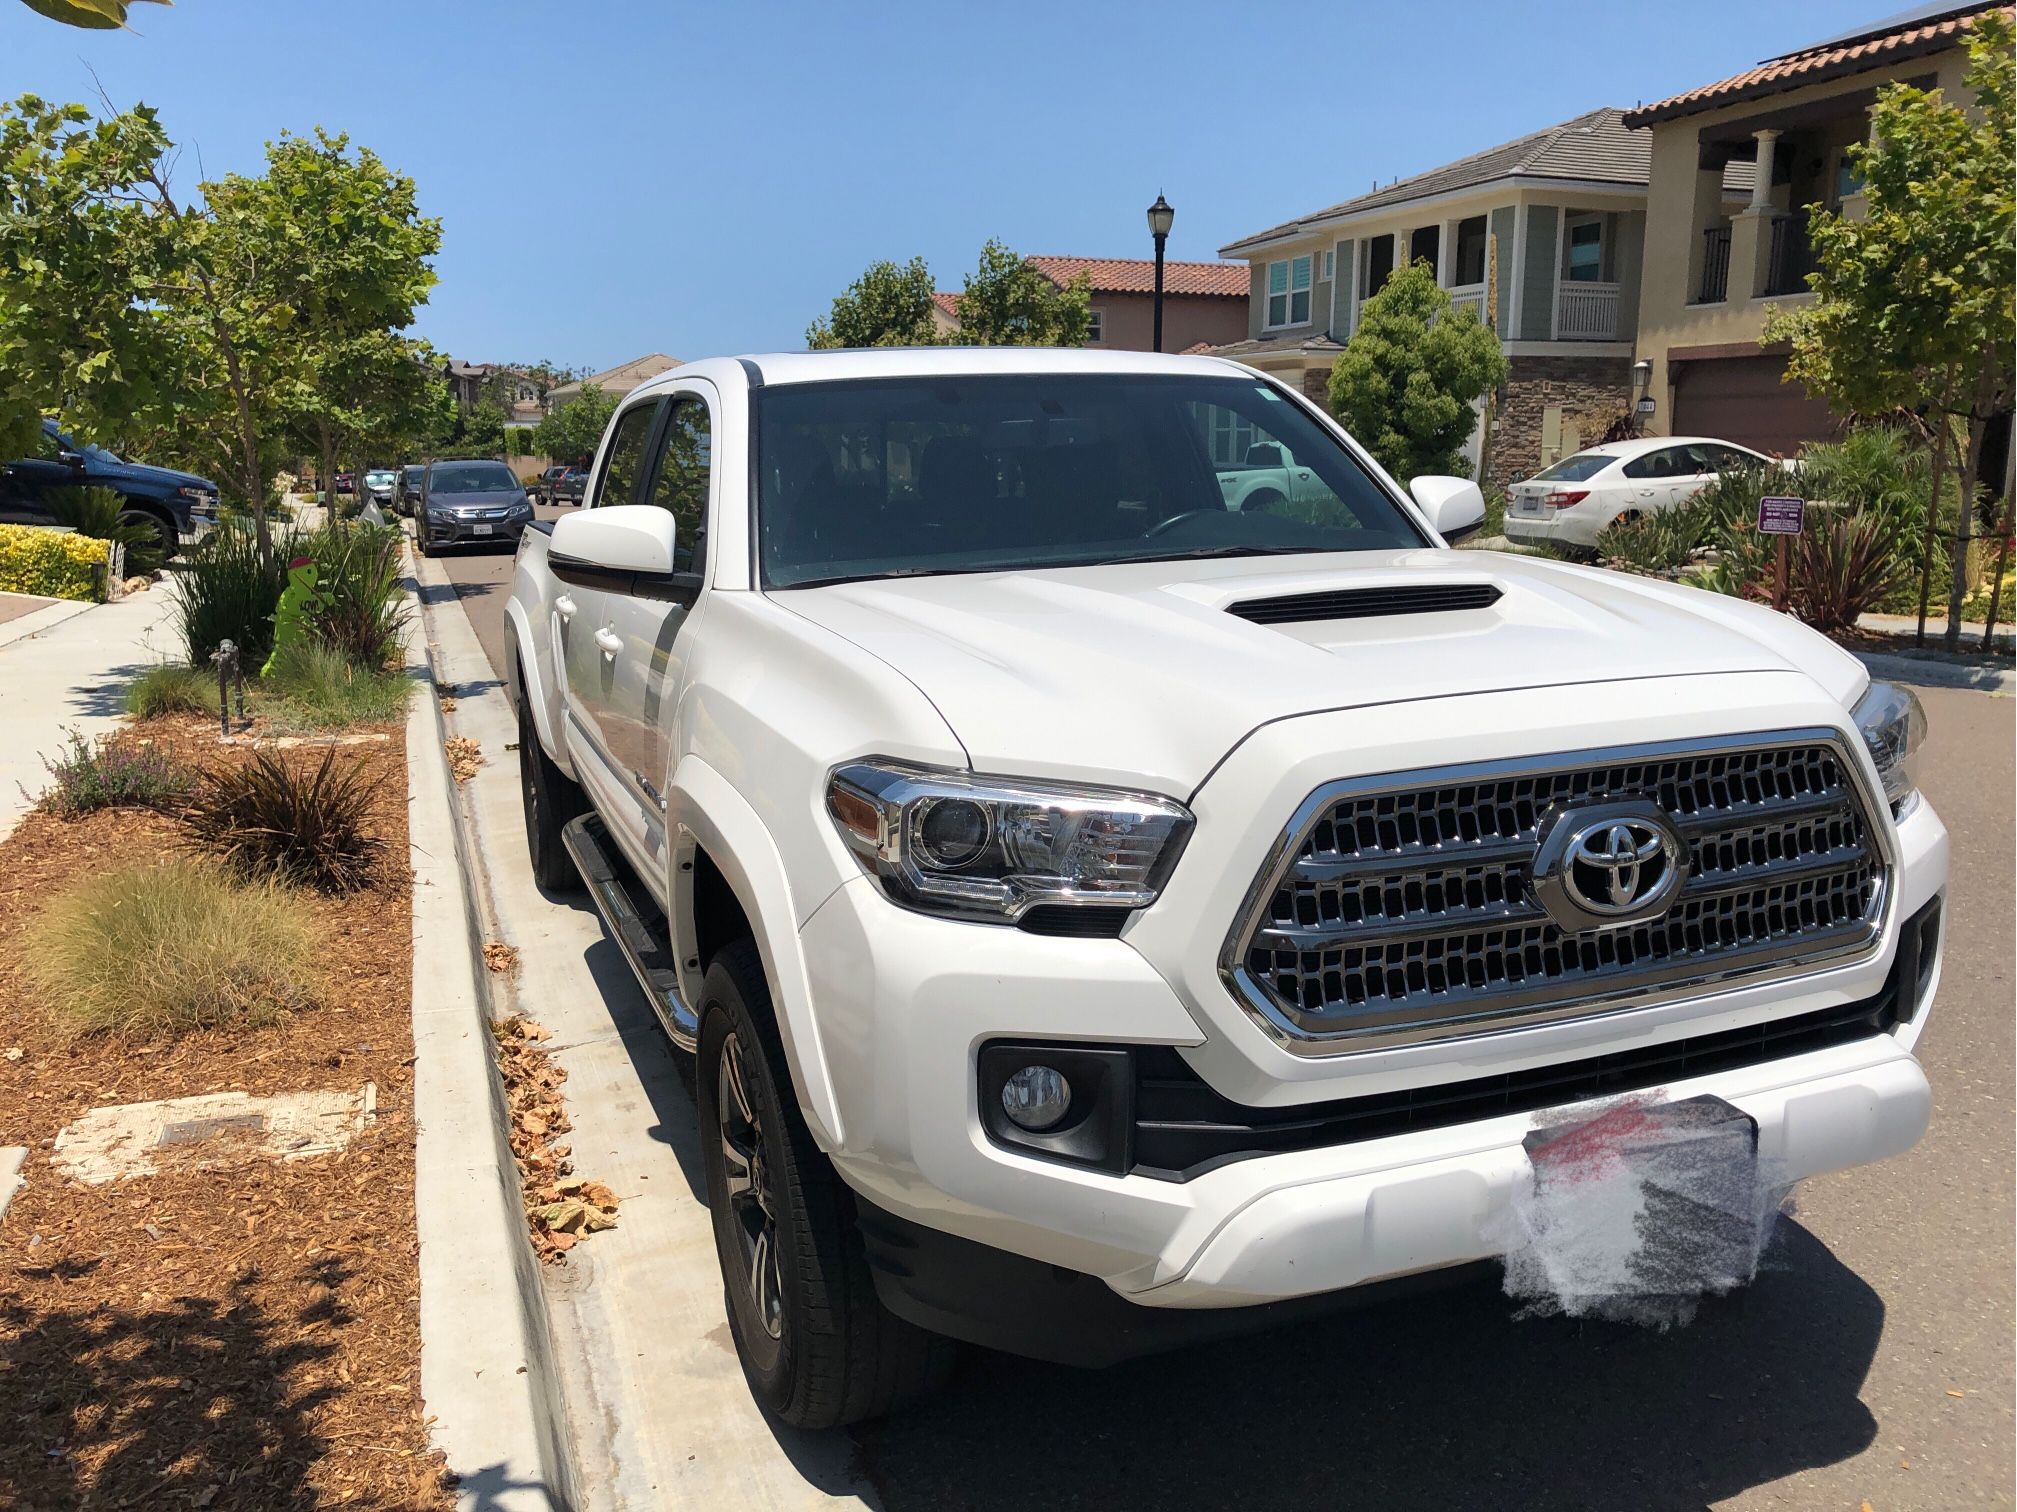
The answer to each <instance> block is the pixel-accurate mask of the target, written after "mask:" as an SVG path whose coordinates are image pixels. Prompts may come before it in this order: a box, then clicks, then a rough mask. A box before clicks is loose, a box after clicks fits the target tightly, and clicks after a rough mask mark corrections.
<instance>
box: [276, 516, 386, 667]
mask: <svg viewBox="0 0 2017 1512" xmlns="http://www.w3.org/2000/svg"><path fill="white" fill-rule="evenodd" d="M403 539H404V537H403V535H402V533H401V531H400V529H399V527H398V526H396V525H357V526H351V527H348V528H342V527H339V528H337V529H334V530H327V529H325V530H318V531H316V532H315V533H314V534H313V535H310V536H306V537H303V538H302V540H301V541H300V543H299V550H300V551H301V552H302V554H304V555H306V556H308V557H309V558H310V559H312V560H313V561H314V562H315V565H316V567H317V568H318V569H319V571H318V574H317V578H316V606H315V609H314V610H313V612H312V613H311V615H310V623H311V625H312V627H313V630H314V634H315V638H316V639H317V640H319V641H321V642H322V643H323V644H324V645H326V646H330V647H332V648H334V649H335V650H337V651H340V652H342V653H343V655H344V656H345V657H347V658H348V659H349V660H350V661H351V662H352V663H354V664H355V665H357V666H359V667H362V668H365V669H368V670H370V671H377V670H378V669H380V668H382V667H383V666H385V664H386V663H387V662H389V661H391V660H392V659H393V657H394V656H395V655H396V654H397V653H398V650H399V640H400V632H401V630H402V629H403V627H404V625H405V623H406V612H407V607H406V597H405V594H404V593H403V592H402V591H401V589H400V583H399V567H400V546H401V543H402V541H403Z"/></svg>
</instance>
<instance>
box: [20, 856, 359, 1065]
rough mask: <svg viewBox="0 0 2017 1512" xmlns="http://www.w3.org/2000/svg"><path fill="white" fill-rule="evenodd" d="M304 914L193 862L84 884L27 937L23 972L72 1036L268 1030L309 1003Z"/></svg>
mask: <svg viewBox="0 0 2017 1512" xmlns="http://www.w3.org/2000/svg"><path fill="white" fill-rule="evenodd" d="M319 950H320V946H319V944H318V942H317V940H316V937H315V931H314V929H313V927H312V923H311V920H310V918H309V915H308V911H307V908H306V905H305V904H304V903H303V902H302V900H301V899H299V898H297V897H295V896H293V895H291V894H290V893H288V892H287V891H286V890H285V889H283V888H280V887H278V886H277V885H274V884H271V883H268V884H264V885H259V886H248V885H247V884H245V883H242V882H238V881H235V880H233V879H232V878H231V877H230V876H228V875H227V874H226V873H225V872H224V871H223V870H222V869H221V868H219V867H217V866H214V865H210V864H207V863H203V862H198V861H193V860H173V861H166V862H162V863H159V864H150V865H142V866H131V867H126V868H123V869H120V870H117V871H110V872H101V873H99V874H97V875H95V876H92V877H90V878H88V879H87V880H86V881H84V882H83V883H82V884H81V885H80V886H78V887H77V888H76V889H75V890H74V891H72V892H69V893H66V894H64V895H63V896H61V897H59V898H57V899H56V900H55V901H54V902H53V903H51V904H50V905H49V906H48V907H47V908H46V909H44V911H43V912H42V914H41V915H40V917H38V918H37V919H36V920H35V921H34V922H33V923H31V924H30V925H29V927H28V930H27V932H26V937H25V939H24V941H23V950H22V955H21V961H22V969H23V970H24V972H25V973H26V975H27V978H28V980H29V982H30V983H31V985H32V986H33V987H34V988H35V989H36V991H37V993H38V994H39V996H40V997H41V998H42V999H43V1000H44V1001H45V1002H46V1003H47V1004H48V1005H49V1008H50V1011H51V1013H52V1014H53V1015H54V1016H55V1017H56V1019H57V1020H58V1021H59V1022H60V1023H62V1024H64V1025H65V1026H67V1027H68V1028H69V1029H71V1030H72V1031H74V1032H76V1033H80V1034H88V1033H104V1032H114V1033H127V1034H143V1035H144V1034H160V1033H181V1032H183V1031H185V1030H190V1029H204V1028H216V1027H226V1026H235V1025H257V1024H264V1023H271V1022H273V1021H274V1020H276V1019H278V1018H281V1017H282V1016H284V1015H286V1014H289V1013H293V1012H296V1011H299V1010H302V1009H308V1008H313V1007H315V1006H317V1003H318V1000H319V998H320V994H321V977H320V972H319V970H318V953H319Z"/></svg>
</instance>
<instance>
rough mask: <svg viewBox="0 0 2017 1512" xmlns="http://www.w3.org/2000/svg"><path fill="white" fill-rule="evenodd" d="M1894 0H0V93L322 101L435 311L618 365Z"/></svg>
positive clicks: (274, 123)
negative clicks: (1150, 207)
mask: <svg viewBox="0 0 2017 1512" xmlns="http://www.w3.org/2000/svg"><path fill="white" fill-rule="evenodd" d="M1901 3H1902V0H1771V3H1769V4H1760V3H1758V0H1691V3H1689V4H1686V5H1640V4H1628V5H1624V6H1618V7H1613V8H1611V9H1610V10H1608V11H1606V10H1603V9H1593V8H1592V7H1591V6H1590V5H1589V4H1587V3H1582V4H1569V3H1560V4H1557V3H1553V0H1545V3H1543V0H1494V3H1490V4H1485V3H1471V0H1455V3H1452V0H1443V3H1442V4H1423V3H1409V4H1400V5H1396V4H1391V3H1380V4H1364V3H1349V4H1340V3H1338V0H1331V3H1328V4H1283V3H1273V0H1222V3H1220V4H1218V5H1213V6H1206V5H1202V4H1193V3H1190V0H1163V3H1160V4H1157V5H1154V6H1127V5H1120V4H1107V3H1101V0H1078V3H1074V4H1070V5H1061V6H1051V7H1044V6H1001V5H984V4H960V5H952V4H943V5H937V6H928V5H915V4H908V3H881V4H873V5H871V4H862V3H855V4H850V5H837V4H786V3H781V0H780V3H769V0H726V3H723V0H716V3H712V4H706V5H694V4H672V3H642V0H573V3H548V4H539V3H532V0H486V3H482V4H478V3H475V0H342V3H336V0H179V3H178V4H177V5H176V6H175V7H174V8H173V9H166V8H162V7H158V6H153V5H135V6H134V12H135V21H136V24H137V27H138V30H137V32H135V33H126V34H118V33H90V32H78V31H73V30H71V29H69V28H67V27H62V26H59V25H57V24H55V23H53V22H50V21H47V20H44V19H43V18H42V17H40V16H38V15H36V14H34V13H33V12H31V11H29V10H28V9H27V8H26V7H25V6H23V5H21V4H20V3H19V0H0V97H4V98H9V99H11V98H13V97H14V96H16V95H19V94H21V93H24V92H27V91H33V92H35V93H37V94H41V95H43V96H45V97H47V98H52V99H81V100H87V101H88V100H93V99H95V97H96V86H95V85H94V84H93V81H92V76H91V75H92V70H95V71H96V73H97V75H98V78H99V79H100V80H102V82H103V84H104V87H105V89H106V91H107V93H108V94H109V95H110V96H111V97H112V99H113V100H115V101H116V102H119V103H120V104H126V103H130V102H133V101H145V102H146V103H148V104H151V105H154V106H155V107H157V108H158V109H159V110H160V111H161V114H162V117H163V119H164V122H165V124H166V126H167V128H168V131H169V133H170V135H171V136H173V137H174V138H175V139H176V141H177V142H178V143H179V144H181V146H182V149H183V155H182V159H181V162H180V165H179V167H178V170H177V178H178V183H180V184H182V185H184V186H188V187H193V185H194V183H195V181H196V180H197V178H198V177H199V176H200V173H199V166H198V161H199V157H200V163H201V170H200V171H201V172H205V173H209V174H213V175H214V174H216V173H219V172H222V171H225V170H248V171H256V169H257V167H258V165H259V160H260V152H261V148H262V145H263V143H265V142H266V141H267V140H268V139H270V138H272V137H275V136H277V135H278V134H279V133H280V131H281V130H282V129H283V128H285V129H291V130H294V131H306V130H308V129H309V128H311V127H313V126H315V125H318V124H320V125H322V126H325V127H328V128H329V129H331V130H334V131H347V132H349V133H350V134H351V135H352V136H353V138H355V139H357V140H359V141H363V142H367V143H369V144H370V145H371V146H372V147H373V148H375V149H376V150H377V151H378V152H379V153H380V154H381V155H382V156H384V157H385V158H386V159H387V160H388V161H389V162H391V163H392V164H394V165H395V166H396V167H398V168H400V169H401V170H403V171H404V172H407V173H410V174H411V175H413V177H414V178H415V179H416V180H417V182H418V184H419V186H420V195H421V202H422V204H423V206H424V207H425V208H426V209H427V211H428V212H429V213H431V214H434V215H439V216H441V217H442V218H443V220H444V221H445V222H446V230H445V238H444V242H443V247H442V252H441V257H440V259H439V262H438V264H437V271H438V272H439V274H440V278H441V282H440V284H439V285H438V286H437V288H436V289H435V291H434V295H433V297H432V299H431V301H430V302H429V304H428V306H427V308H426V309H425V310H424V311H423V312H422V313H421V316H420V320H419V322H418V329H419V331H420V334H422V335H424V336H426V337H427V338H428V339H430V340H431V341H433V342H434V343H435V344H436V345H437V346H439V347H441V348H442V349H444V350H446V351H449V352H452V353H453V354H454V355H456V356H458V357H463V358H466V359H468V360H471V361H485V360H527V361H531V360H539V359H546V360H550V361H554V362H560V363H568V364H580V365H586V366H589V367H592V368H600V367H605V366H610V365H614V364H616V363H618V362H622V361H626V360H628V359H629V358H631V357H634V356H637V355H639V354H641V353H644V352H648V351H665V352H670V353H672V354H674V355H675V356H679V357H689V358H690V357H699V356H706V355H711V354H716V353H724V352H738V351H759V350H768V349H775V348H794V347H798V346H800V345H802V344H803V339H804V331H805V327H806V325H807V323H808V322H809V321H811V320H812V319H813V317H815V316H816V315H819V314H821V313H823V312H824V311H825V309H826V307H827V303H828V301H829V300H830V299H831V298H832V296H833V295H834V294H835V293H836V292H838V291H839V290H840V289H841V288H843V287H845V285H846V284H847V283H848V282H849V280H851V279H852V278H853V277H854V276H855V275H856V274H857V273H858V272H860V270H861V269H862V267H863V266H864V265H865V264H867V263H868V262H869V261H871V260H873V259H875V258H878V257H891V258H895V259H898V260H900V261H901V260H903V259H906V258H909V257H911V256H912V255H914V254H922V255H923V256H924V257H925V259H926V260H927V261H928V262H929V263H930V264H931V267H932V271H933V273H934V275H935V276H936V277H937V280H938V283H939V286H940V287H941V288H953V289H956V288H958V287H959V284H960V277H961V274H962V273H963V272H964V271H965V270H967V269H969V268H971V267H972V266H973V263H974V260H975V257H976V254H977V253H978V251H979V248H980V244H981V243H982V242H983V241H984V240H986V239H987V238H988V237H989V236H998V237H1000V238H1002V239H1003V240H1004V241H1006V242H1008V243H1009V244H1010V245H1011V246H1013V247H1015V248H1016V249H1017V250H1019V251H1023V252H1051V253H1077V254H1084V255H1093V256H1108V257H1139V256H1145V255H1147V254H1148V251H1149V247H1148V236H1147V231H1146V229H1145V226H1144V220H1143V214H1142V212H1143V209H1144V207H1145V206H1146V205H1147V204H1148V202H1149V201H1150V200H1152V199H1154V198H1155V195H1156V192H1157V190H1159V189H1160V190H1162V191H1163V192H1164V193H1166V194H1167V195H1168V196H1169V199H1170V202H1171V203H1172V204H1173V205H1175V206H1176V209H1177V218H1176V228H1175V231H1174V233H1173V235H1172V237H1171V245H1170V255H1171V256H1173V257H1188V258H1206V257H1211V256H1214V255H1215V254H1216V251H1217V249H1218V247H1220V246H1221V245H1223V244H1224V243H1225V242H1228V241H1231V240H1233V239H1234V238H1236V237H1238V236H1240V235H1243V234H1245V233H1247V232H1250V231H1254V230H1257V229H1259V228H1260V227H1262V226H1266V225H1269V224H1271V223H1273V222H1275V221H1278V220H1282V219H1285V218H1287V217H1289V216H1292V215H1295V214H1299V213H1301V212H1304V211H1307V210H1312V209H1315V208H1317V207H1319V206H1321V205H1325V204H1329V203H1331V202H1333V201H1335V200H1338V199H1342V198H1345V197H1347V196H1348V195H1351V194H1354V193H1357V192H1359V191H1361V190H1364V189H1366V188H1368V187H1370V186H1371V184H1372V182H1373V181H1374V180H1375V179H1382V180H1384V179H1389V178H1393V177H1395V176H1397V175H1403V174H1408V173H1413V172H1416V171H1419V170H1420V169H1423V168H1428V167H1433V166H1434V165H1436V164H1437V163H1441V162H1446V161H1448V160H1449V159H1451V158H1454V157H1460V156H1462V155H1464V154H1465V153H1468V152H1473V151H1476V150H1478V149H1480V148H1483V147H1488V146H1491V145H1493V144H1494V143H1497V142H1500V141H1504V140H1506V139H1508V138H1511V137H1514V136H1518V135H1520V134H1521V133H1523V132H1526V131H1530V130H1533V129H1535V128H1537V127H1540V126H1545V125H1548V124H1551V123H1552V122H1555V121H1558V120H1563V119H1566V118H1567V117H1569V116H1571V115H1575V114H1577V113H1578V112H1580V111H1584V110H1588V109H1591V108H1593V107H1595V106H1598V105H1623V106H1630V105H1632V104H1635V103H1637V102H1639V101H1640V100H1650V99H1657V98H1660V97H1662V96H1664V95H1668V94H1673V93H1677V92H1679V91H1681V90H1684V89H1688V88H1692V87H1694V86H1695V85H1697V84H1703V83H1707V82H1709V81H1711V80H1713V79H1716V78H1720V77H1722V76H1724V75H1726V74H1729V73H1734V72H1736V71H1738V70H1739V69H1741V68H1743V67H1745V66H1747V65H1749V64H1750V63H1752V62H1754V61H1756V60H1757V59H1759V58H1762V57H1767V56H1770V55H1772V54H1774V53H1779V52H1784V51H1786V50H1788V49H1790V48H1793V47H1797V46H1800V45H1802V44H1805V43H1809V42H1813V41H1818V40H1820V39H1822V38H1825V37H1828V36H1832V35H1834V34H1835V33H1837V32H1841V31H1844V30H1846V29H1848V28H1850V27H1852V26H1855V25H1858V24H1860V23H1862V22H1865V21H1868V20H1872V19H1875V18H1877V17H1878V16H1881V15H1884V14H1888V13H1889V12H1890V11H1892V10H1895V9H1896V8H1897V7H1898V5H1899V4H1901Z"/></svg>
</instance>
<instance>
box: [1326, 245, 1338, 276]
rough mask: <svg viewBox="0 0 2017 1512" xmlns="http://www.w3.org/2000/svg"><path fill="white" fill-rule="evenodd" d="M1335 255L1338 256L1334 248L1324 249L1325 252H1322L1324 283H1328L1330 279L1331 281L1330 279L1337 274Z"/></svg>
mask: <svg viewBox="0 0 2017 1512" xmlns="http://www.w3.org/2000/svg"><path fill="white" fill-rule="evenodd" d="M1337 256H1338V254H1337V252H1336V251H1335V250H1331V251H1326V252H1325V253H1324V282H1325V283H1329V282H1330V281H1331V280H1332V279H1334V278H1336V277H1337V276H1338V264H1337Z"/></svg>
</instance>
